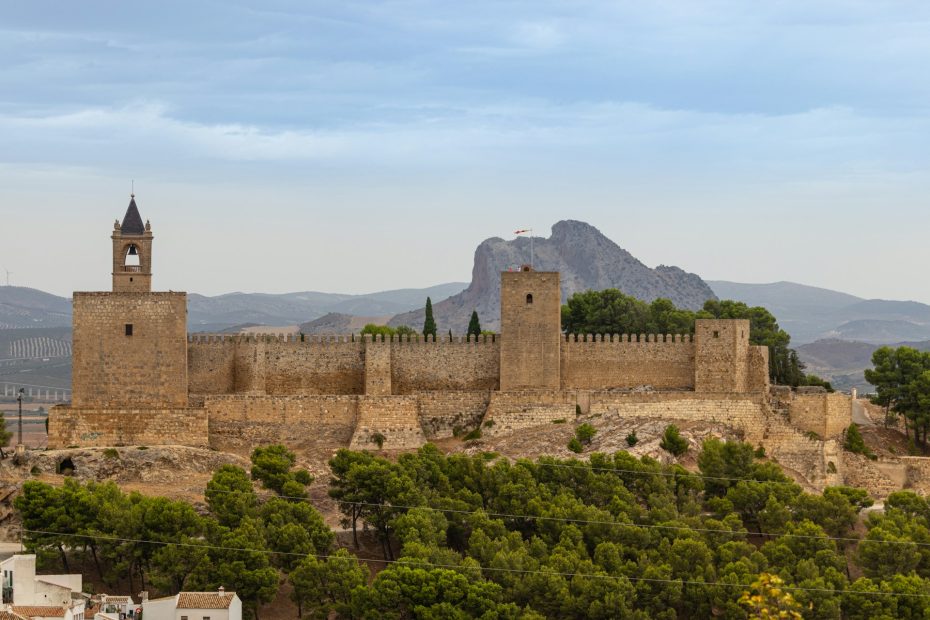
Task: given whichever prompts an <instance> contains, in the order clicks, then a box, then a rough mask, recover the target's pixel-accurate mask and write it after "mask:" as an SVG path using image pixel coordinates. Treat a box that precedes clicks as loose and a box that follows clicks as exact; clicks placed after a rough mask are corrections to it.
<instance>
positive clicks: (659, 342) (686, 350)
mask: <svg viewBox="0 0 930 620" xmlns="http://www.w3.org/2000/svg"><path fill="white" fill-rule="evenodd" d="M561 365H562V372H561V374H562V388H563V389H578V388H581V389H608V388H632V387H637V386H641V385H651V386H653V387H655V388H658V389H694V342H693V339H692V338H691V336H681V335H677V334H676V335H673V334H669V335H659V336H656V335H647V334H641V335H630V334H612V335H590V334H589V335H586V336H580V335H577V334H574V335H567V336H565V339H564V341H563V342H562V360H561Z"/></svg>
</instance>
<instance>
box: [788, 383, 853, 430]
mask: <svg viewBox="0 0 930 620" xmlns="http://www.w3.org/2000/svg"><path fill="white" fill-rule="evenodd" d="M788 419H789V420H790V421H791V425H792V426H795V427H797V428H799V429H801V430H802V431H808V432H813V433H816V434H817V435H819V436H820V437H822V438H824V439H828V438H837V437H839V436H840V435H842V434H843V431H844V430H846V427H848V426H849V425H850V423H851V422H852V399H851V398H850V397H849V396H848V395H846V394H840V393H832V394H830V393H826V392H824V393H820V394H797V393H796V394H793V395H792V398H791V400H790V401H789V404H788Z"/></svg>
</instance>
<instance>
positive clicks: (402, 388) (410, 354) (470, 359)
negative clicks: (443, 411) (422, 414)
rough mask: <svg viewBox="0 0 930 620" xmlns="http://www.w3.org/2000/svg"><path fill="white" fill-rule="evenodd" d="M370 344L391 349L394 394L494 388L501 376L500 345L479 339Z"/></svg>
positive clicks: (493, 341) (485, 339) (490, 340)
mask: <svg viewBox="0 0 930 620" xmlns="http://www.w3.org/2000/svg"><path fill="white" fill-rule="evenodd" d="M373 346H390V348H391V383H392V386H393V392H394V394H411V393H414V392H420V391H425V390H429V391H434V390H451V391H461V390H496V389H497V388H498V386H499V377H500V345H499V343H498V342H497V341H496V340H492V339H490V338H481V339H480V340H479V341H478V342H467V341H464V340H463V339H461V338H457V339H456V340H455V341H453V342H450V341H449V340H448V338H440V339H439V340H437V341H435V342H423V341H414V342H392V343H390V344H389V345H388V344H387V343H378V344H377V345H373Z"/></svg>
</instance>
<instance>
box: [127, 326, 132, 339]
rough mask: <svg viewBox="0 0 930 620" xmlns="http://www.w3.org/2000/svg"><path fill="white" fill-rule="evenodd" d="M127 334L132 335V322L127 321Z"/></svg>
mask: <svg viewBox="0 0 930 620" xmlns="http://www.w3.org/2000/svg"><path fill="white" fill-rule="evenodd" d="M126 335H127V336H132V323H126Z"/></svg>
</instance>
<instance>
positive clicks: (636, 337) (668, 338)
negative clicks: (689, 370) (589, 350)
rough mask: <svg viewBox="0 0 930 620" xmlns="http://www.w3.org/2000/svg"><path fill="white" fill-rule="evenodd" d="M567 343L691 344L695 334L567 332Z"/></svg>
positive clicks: (565, 336)
mask: <svg viewBox="0 0 930 620" xmlns="http://www.w3.org/2000/svg"><path fill="white" fill-rule="evenodd" d="M564 338H565V342H567V343H585V344H590V343H609V344H634V343H635V344H644V343H655V344H659V343H662V344H685V343H687V344H691V343H693V342H694V335H693V334H565V335H564Z"/></svg>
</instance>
